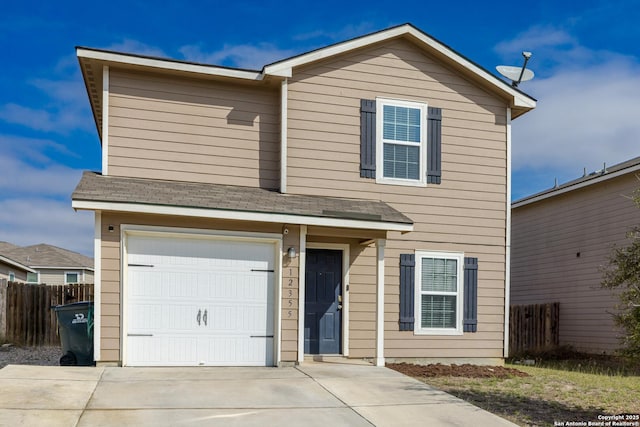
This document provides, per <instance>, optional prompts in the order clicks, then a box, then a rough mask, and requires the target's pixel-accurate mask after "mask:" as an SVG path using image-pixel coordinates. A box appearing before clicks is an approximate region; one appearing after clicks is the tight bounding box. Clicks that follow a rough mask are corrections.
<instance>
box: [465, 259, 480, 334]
mask: <svg viewBox="0 0 640 427" xmlns="http://www.w3.org/2000/svg"><path fill="white" fill-rule="evenodd" d="M463 328H464V329H463V330H464V332H476V331H477V330H478V258H466V257H465V259H464V323H463Z"/></svg>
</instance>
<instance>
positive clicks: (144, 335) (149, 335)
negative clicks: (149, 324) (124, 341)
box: [127, 334, 153, 337]
mask: <svg viewBox="0 0 640 427" xmlns="http://www.w3.org/2000/svg"><path fill="white" fill-rule="evenodd" d="M127 336H128V337H152V336H153V334H127Z"/></svg>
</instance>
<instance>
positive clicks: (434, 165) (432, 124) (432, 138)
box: [427, 107, 442, 184]
mask: <svg viewBox="0 0 640 427" xmlns="http://www.w3.org/2000/svg"><path fill="white" fill-rule="evenodd" d="M428 110H429V111H428V117H427V184H440V181H441V176H442V168H441V166H440V164H441V163H442V148H441V147H442V109H440V108H436V107H429V108H428Z"/></svg>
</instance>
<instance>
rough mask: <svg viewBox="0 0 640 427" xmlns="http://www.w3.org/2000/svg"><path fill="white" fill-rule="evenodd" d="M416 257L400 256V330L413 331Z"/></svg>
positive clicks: (409, 255)
mask: <svg viewBox="0 0 640 427" xmlns="http://www.w3.org/2000/svg"><path fill="white" fill-rule="evenodd" d="M415 271H416V256H415V255H414V254H401V255H400V330H401V331H413V324H414V315H413V311H414V307H415V306H414V301H415V299H414V298H415V293H416V288H415V277H416V276H415Z"/></svg>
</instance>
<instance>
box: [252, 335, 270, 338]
mask: <svg viewBox="0 0 640 427" xmlns="http://www.w3.org/2000/svg"><path fill="white" fill-rule="evenodd" d="M249 338H273V335H250V336H249Z"/></svg>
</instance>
